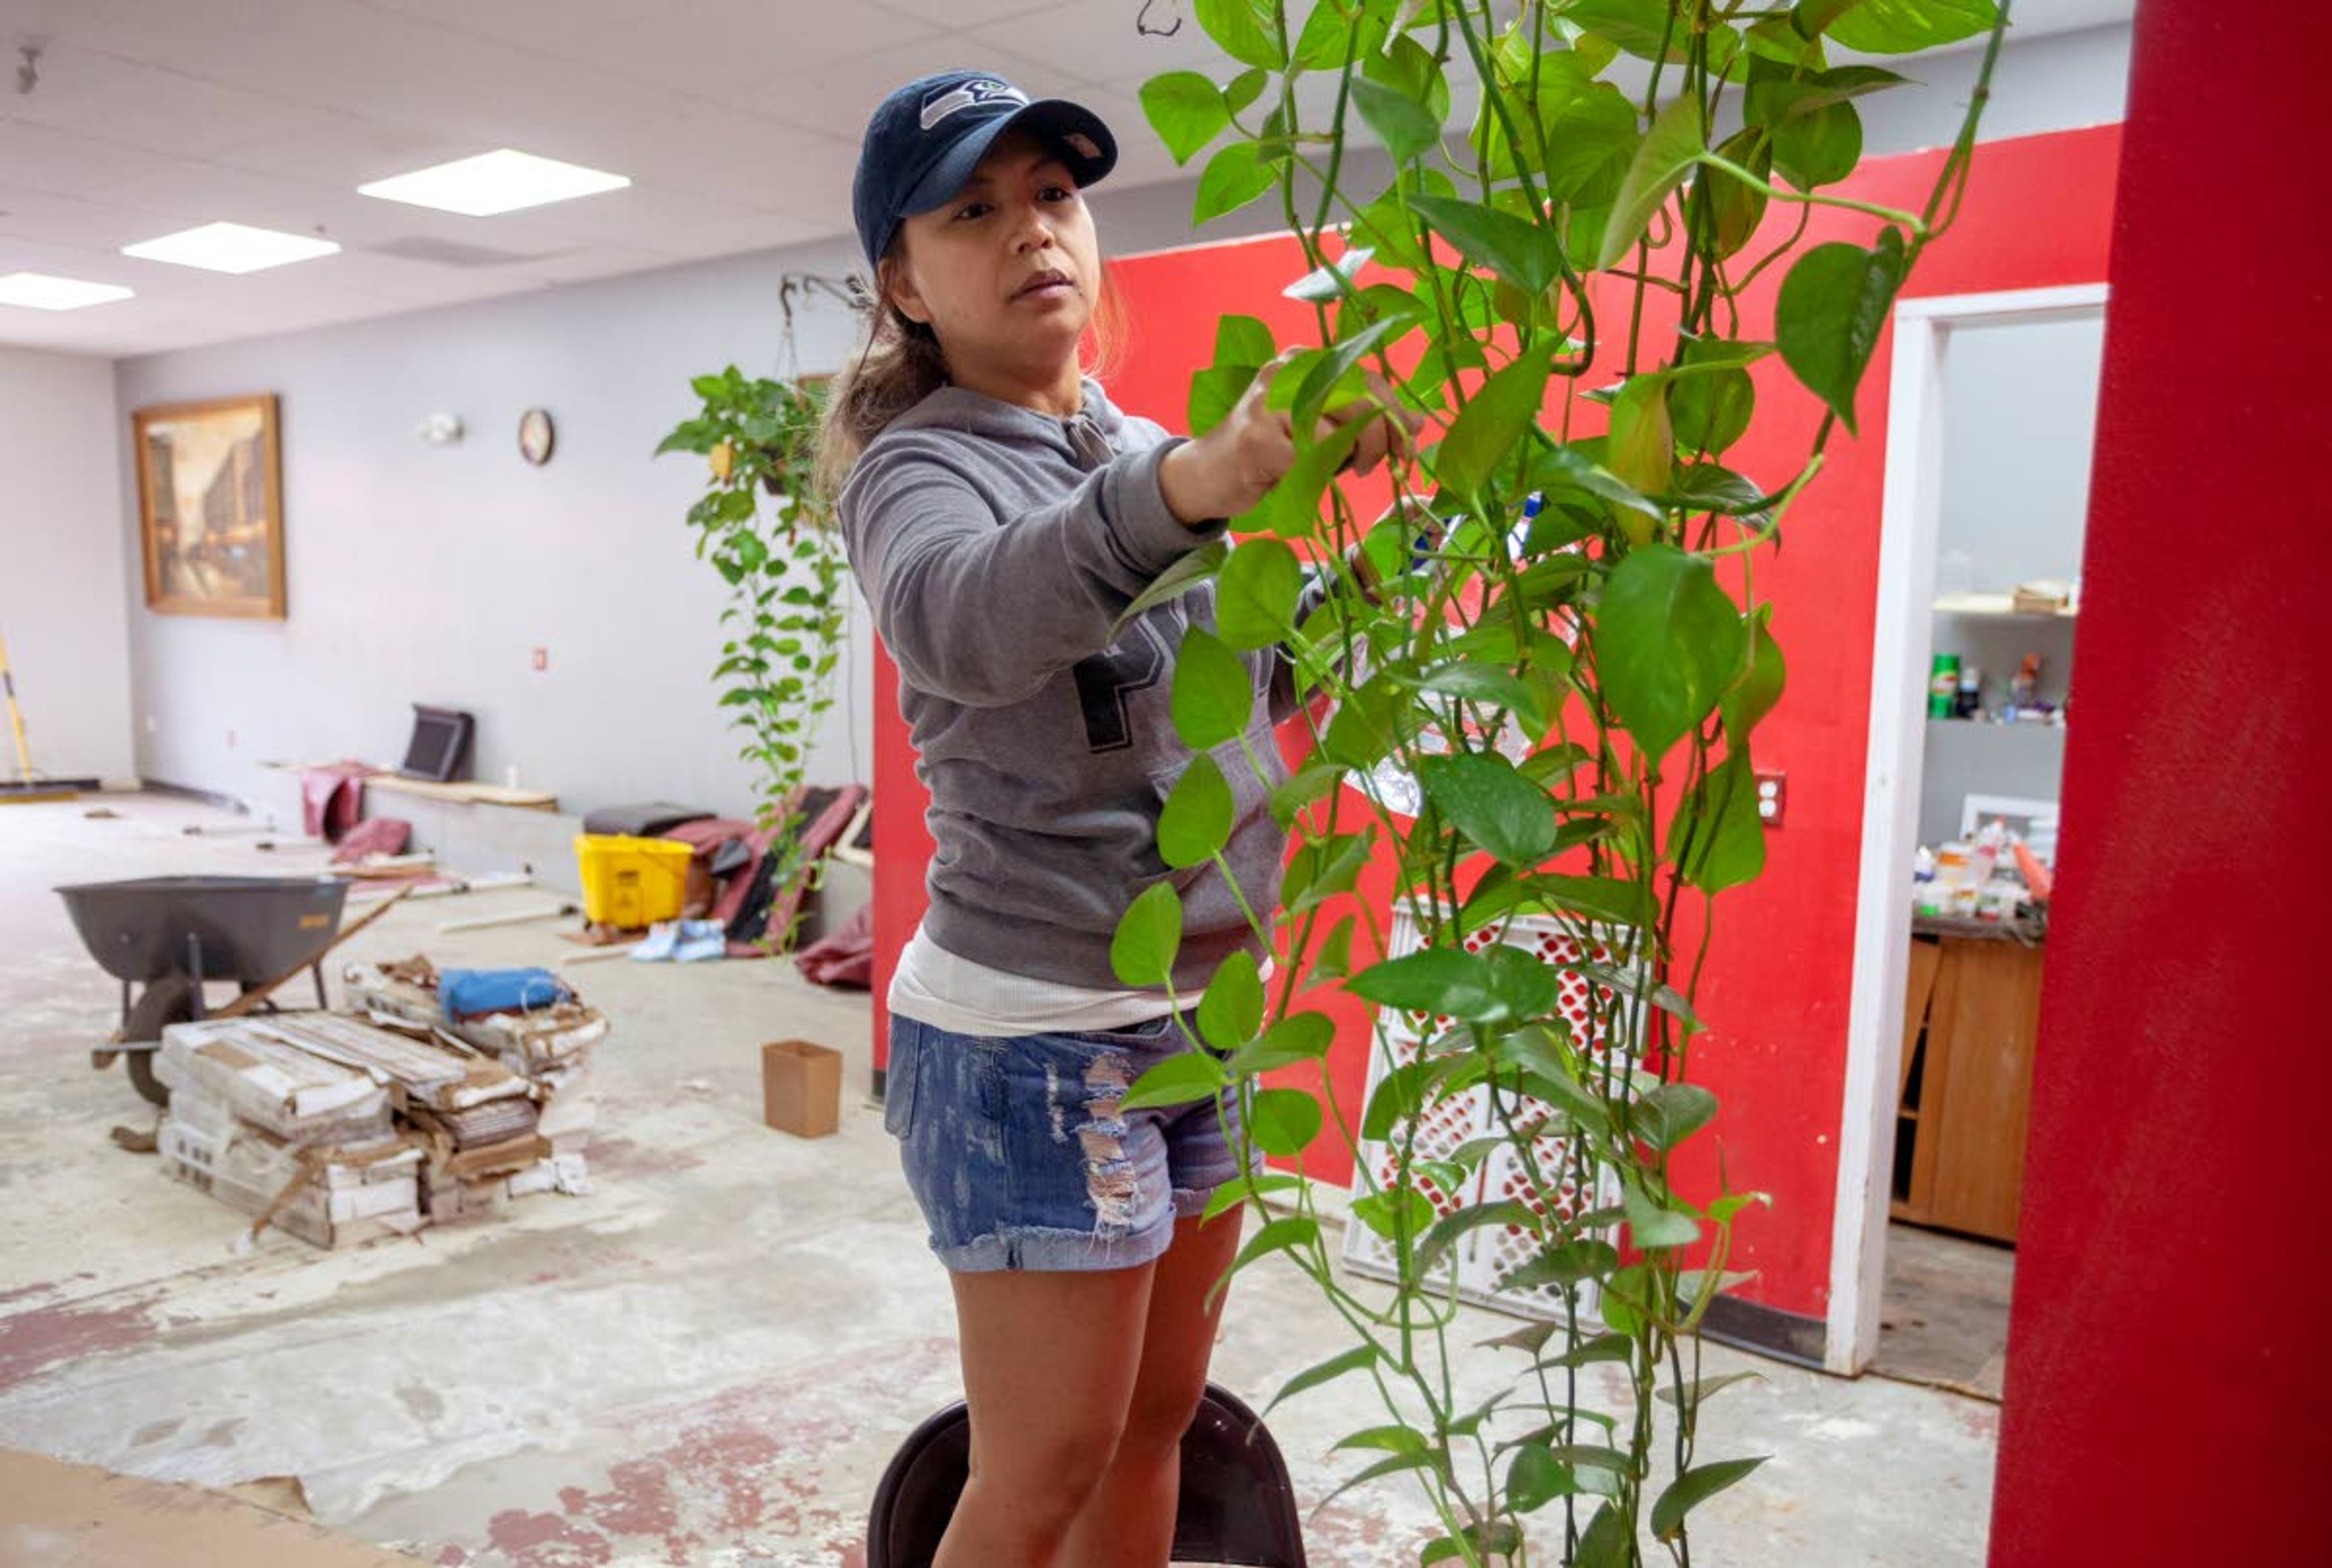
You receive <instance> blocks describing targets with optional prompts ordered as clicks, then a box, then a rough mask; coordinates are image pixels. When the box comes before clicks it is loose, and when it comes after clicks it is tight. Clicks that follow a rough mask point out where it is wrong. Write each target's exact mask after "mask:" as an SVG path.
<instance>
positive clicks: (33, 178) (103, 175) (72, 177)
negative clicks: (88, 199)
mask: <svg viewBox="0 0 2332 1568" xmlns="http://www.w3.org/2000/svg"><path fill="white" fill-rule="evenodd" d="M160 160H161V155H160V154H158V153H154V152H149V151H148V150H147V149H146V148H136V147H126V146H124V145H122V144H121V143H119V142H116V141H108V140H105V139H101V138H99V137H94V136H85V135H83V134H81V132H79V131H72V130H58V129H54V128H53V127H50V126H45V125H36V124H34V123H33V122H32V121H31V120H0V171H4V172H0V177H5V178H6V179H7V180H8V181H9V182H10V183H11V184H13V185H15V186H19V187H20V188H23V189H27V190H40V191H47V192H50V193H51V194H53V195H56V196H78V195H81V194H83V193H85V192H86V191H88V189H89V188H90V187H91V186H96V185H101V184H104V183H105V182H107V181H109V180H117V179H128V178H129V177H132V176H134V175H138V174H140V173H144V172H146V171H148V170H149V169H151V168H152V167H154V165H155V164H156V163H157V162H158V161H160Z"/></svg>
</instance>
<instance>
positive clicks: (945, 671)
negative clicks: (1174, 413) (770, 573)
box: [836, 432, 1223, 707]
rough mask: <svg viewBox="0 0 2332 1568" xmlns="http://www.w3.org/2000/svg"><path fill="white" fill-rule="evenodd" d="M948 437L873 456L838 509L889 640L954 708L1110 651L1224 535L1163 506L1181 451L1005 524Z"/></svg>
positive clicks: (1152, 451) (910, 436) (1162, 450)
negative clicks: (1171, 579)
mask: <svg viewBox="0 0 2332 1568" xmlns="http://www.w3.org/2000/svg"><path fill="white" fill-rule="evenodd" d="M950 443H951V438H950V437H948V436H944V435H937V434H932V435H925V434H924V433H922V432H906V433H902V434H901V435H898V436H895V437H894V438H893V439H892V440H890V441H888V442H884V443H881V444H878V445H875V446H874V447H870V448H869V449H868V451H867V454H866V455H865V457H864V458H862V459H861V460H860V463H859V465H858V468H857V470H856V471H855V472H854V473H852V475H851V478H850V483H848V484H847V485H846V487H845V488H844V490H843V493H842V496H841V499H840V502H839V503H838V505H837V508H836V510H837V512H838V513H839V515H840V518H841V522H842V529H843V539H844V543H845V546H846V549H847V550H848V552H849V555H850V561H851V567H852V569H853V570H854V571H855V572H856V574H857V576H858V580H859V582H860V584H861V586H862V587H863V588H865V593H866V598H867V602H868V604H869V605H870V607H872V608H873V610H874V625H875V628H876V629H877V630H878V631H880V632H881V633H882V635H883V641H884V645H886V646H888V647H889V648H890V650H891V653H892V656H893V657H894V658H896V659H897V660H898V662H899V668H900V670H901V671H902V673H903V674H905V675H906V677H907V679H908V680H909V681H910V682H911V683H912V684H914V685H916V686H918V687H920V688H921V689H922V690H924V691H927V692H931V693H935V694H937V695H939V696H942V697H946V698H948V699H949V700H950V701H952V702H957V703H964V704H965V705H966V706H969V707H1000V706H1003V705H1004V704H1006V703H1016V702H1018V701H1020V700H1021V699H1023V698H1025V697H1027V696H1028V695H1029V694H1031V693H1034V692H1035V691H1036V690H1037V687H1038V686H1040V685H1042V684H1044V683H1045V681H1046V680H1047V679H1048V678H1049V677H1050V676H1052V675H1053V674H1056V673H1057V672H1058V671H1061V670H1064V669H1066V668H1068V667H1069V666H1070V665H1072V664H1075V663H1076V662H1077V661H1078V660H1080V659H1083V658H1085V657H1086V656H1088V655H1092V654H1094V653H1096V652H1098V651H1099V650H1100V649H1102V648H1104V647H1106V646H1107V645H1109V634H1110V628H1111V626H1113V625H1114V624H1115V622H1116V620H1117V618H1118V617H1119V616H1120V615H1122V614H1123V612H1124V609H1125V607H1126V606H1127V605H1128V604H1130V603H1132V602H1133V599H1134V598H1136V597H1137V596H1139V595H1140V594H1141V593H1142V590H1143V589H1144V588H1148V587H1149V586H1150V584H1151V583H1152V581H1153V580H1154V579H1155V578H1157V576H1158V574H1159V573H1161V572H1162V571H1164V570H1165V569H1167V568H1168V567H1170V566H1171V565H1173V564H1174V562H1175V561H1177V560H1179V559H1181V558H1182V556H1184V555H1185V554H1187V553H1189V552H1190V550H1196V549H1197V548H1199V546H1200V545H1202V544H1204V543H1206V542H1207V541H1208V540H1209V539H1213V538H1217V537H1219V536H1220V535H1221V533H1222V531H1223V525H1222V524H1221V523H1219V522H1214V523H1207V524H1201V525H1199V526H1197V527H1192V526H1190V525H1186V524H1184V523H1182V522H1181V521H1178V520H1177V519H1176V518H1175V516H1174V515H1173V513H1172V512H1170V511H1169V510H1168V509H1167V505H1166V502H1165V500H1164V497H1163V495H1162V494H1161V491H1160V488H1159V478H1158V475H1159V468H1160V465H1161V463H1163V462H1164V460H1165V459H1166V457H1167V456H1168V455H1169V454H1171V452H1172V451H1174V450H1176V449H1177V448H1178V447H1179V445H1180V443H1168V444H1165V445H1160V446H1153V447H1150V448H1148V449H1146V450H1143V451H1141V452H1133V453H1128V454H1125V455H1123V456H1122V457H1118V458H1115V459H1113V461H1111V462H1109V463H1107V464H1104V465H1103V466H1102V467H1100V468H1098V469H1096V470H1094V472H1093V473H1089V474H1087V475H1086V476H1085V478H1084V479H1083V480H1082V481H1080V482H1079V483H1078V484H1077V486H1076V488H1075V489H1074V490H1072V491H1071V492H1069V493H1068V494H1067V495H1066V496H1064V497H1063V498H1062V499H1061V500H1059V501H1057V502H1053V503H1051V504H1050V505H1047V506H1043V507H1039V508H1037V509H1036V510H1034V511H1031V512H1026V513H1023V514H1022V515H1020V516H1018V517H1017V518H1015V519H1014V520H1013V521H1012V522H1011V524H1010V526H1008V527H1002V526H999V524H998V521H997V519H996V516H995V513H994V512H993V511H992V510H991V509H990V507H989V503H988V502H986V501H985V500H984V499H983V498H982V497H981V495H980V492H979V491H978V490H977V489H975V488H974V487H973V485H972V484H971V483H970V481H969V480H968V479H967V478H965V477H964V475H963V474H962V473H961V472H959V471H958V469H957V468H956V467H955V465H954V464H952V463H951V462H950V461H949V457H950V455H951V454H950V453H949V452H948V450H947V448H948V445H949V444H950Z"/></svg>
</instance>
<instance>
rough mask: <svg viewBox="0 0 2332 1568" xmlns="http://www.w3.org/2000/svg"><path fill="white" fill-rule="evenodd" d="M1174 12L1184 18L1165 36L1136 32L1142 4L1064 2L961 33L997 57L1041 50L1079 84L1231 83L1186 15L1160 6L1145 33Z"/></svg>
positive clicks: (1164, 0)
mask: <svg viewBox="0 0 2332 1568" xmlns="http://www.w3.org/2000/svg"><path fill="white" fill-rule="evenodd" d="M1178 11H1181V12H1184V13H1185V14H1184V19H1183V21H1182V24H1181V26H1180V28H1179V29H1177V30H1175V31H1174V32H1172V33H1161V32H1155V31H1152V32H1148V33H1145V32H1143V31H1142V30H1141V29H1140V28H1138V27H1137V26H1136V22H1137V20H1138V19H1140V17H1141V14H1142V0H1068V3H1067V4H1063V5H1051V6H1048V7H1047V8H1046V9H1044V10H1041V11H1032V12H1027V13H1025V14H1021V15H1018V16H1014V17H1011V18H1010V19H1008V20H1007V21H1002V22H993V23H989V24H986V25H983V26H976V27H967V28H965V29H964V30H963V32H964V34H965V36H966V37H967V38H969V39H970V40H971V41H972V42H973V43H976V44H980V45H992V46H994V47H996V48H999V49H1018V50H1024V51H1025V50H1028V49H1030V48H1032V47H1036V46H1037V45H1038V44H1039V43H1041V47H1042V51H1043V53H1044V57H1045V58H1046V59H1047V60H1050V61H1053V62H1056V63H1057V66H1058V68H1059V69H1061V70H1063V71H1066V72H1068V73H1069V74H1071V75H1072V76H1074V77H1075V78H1076V79H1077V80H1080V81H1127V80H1130V81H1134V82H1137V83H1138V82H1140V81H1142V80H1143V79H1145V78H1147V77H1151V76H1155V75H1156V74H1158V73H1159V72H1161V71H1203V72H1208V73H1209V74H1210V75H1212V76H1214V77H1215V78H1216V79H1217V80H1221V79H1223V78H1226V77H1228V76H1230V75H1232V74H1233V73H1234V72H1235V69H1236V68H1235V67H1234V66H1233V64H1232V62H1230V61H1229V60H1228V59H1226V58H1225V57H1224V55H1223V53H1222V51H1221V50H1219V49H1218V48H1216V47H1215V44H1214V42H1213V40H1211V39H1209V37H1208V36H1207V35H1206V34H1205V33H1201V32H1200V31H1199V24H1198V23H1197V22H1196V21H1195V20H1192V19H1190V17H1189V16H1188V15H1187V8H1186V7H1184V6H1181V5H1175V4H1171V3H1170V0H1158V4H1156V5H1152V7H1151V11H1150V17H1149V25H1151V26H1152V27H1153V28H1157V27H1171V26H1172V24H1173V18H1174V16H1175V14H1176V13H1177V12H1178ZM1161 17H1162V18H1164V20H1163V21H1162V22H1161V20H1160V19H1161ZM1023 85H1026V84H1025V83H1024V84H1023Z"/></svg>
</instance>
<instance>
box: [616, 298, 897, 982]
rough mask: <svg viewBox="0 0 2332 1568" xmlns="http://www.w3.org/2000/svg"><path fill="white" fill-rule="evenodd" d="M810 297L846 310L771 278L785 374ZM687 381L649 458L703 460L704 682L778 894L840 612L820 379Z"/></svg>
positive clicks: (837, 641) (826, 693)
mask: <svg viewBox="0 0 2332 1568" xmlns="http://www.w3.org/2000/svg"><path fill="white" fill-rule="evenodd" d="M809 292H827V293H831V294H834V295H835V296H836V298H838V299H843V300H844V301H846V302H851V301H849V297H848V295H847V292H846V289H845V288H844V286H842V285H839V284H835V283H832V282H828V281H827V280H825V279H820V278H815V277H806V276H793V275H788V277H786V278H785V279H783V280H781V281H780V282H779V301H780V304H781V305H782V307H783V309H784V311H785V318H786V328H785V343H784V349H783V351H782V353H781V355H780V359H781V361H782V362H784V363H785V364H786V365H788V367H790V365H791V363H792V358H793V310H794V301H795V300H796V299H797V298H798V297H799V296H800V295H802V294H804V293H809ZM689 386H690V387H691V389H692V390H693V392H694V394H695V395H696V397H697V398H698V399H699V401H700V404H701V406H700V407H699V409H698V410H697V412H696V413H694V414H693V415H692V416H690V417H688V418H686V419H683V420H682V421H681V422H680V424H679V425H676V426H674V429H673V431H672V433H671V434H670V435H666V436H665V437H664V440H663V441H662V442H661V443H659V444H658V445H657V446H656V454H657V455H658V456H662V455H663V454H665V453H667V452H693V453H696V454H699V455H701V456H702V457H703V458H704V459H705V460H706V464H707V477H706V479H705V484H704V493H703V494H702V495H701V496H699V497H698V498H697V499H696V501H695V502H694V503H693V504H692V505H691V506H690V507H689V509H688V525H689V527H690V528H691V529H692V530H693V531H694V532H695V535H696V555H697V559H700V560H709V561H711V562H712V567H713V569H714V570H716V571H718V572H719V573H720V574H721V577H722V581H724V582H726V583H727V584H728V585H729V590H730V592H729V603H728V605H727V606H726V607H724V608H723V609H722V612H721V626H722V632H723V640H722V645H721V659H720V662H719V663H718V664H715V665H714V666H713V669H712V680H713V682H714V683H715V684H717V685H718V686H719V687H720V688H721V696H720V704H721V706H722V707H723V708H725V709H728V710H730V711H731V719H730V722H731V727H732V728H735V729H737V730H741V731H743V732H744V742H743V744H742V745H741V747H740V749H739V751H738V753H737V754H738V756H739V757H740V758H741V760H744V761H746V762H748V763H750V765H751V766H752V770H753V772H752V778H753V788H754V791H755V800H754V816H755V818H756V822H757V825H758V826H760V827H763V828H765V829H770V830H773V837H772V838H771V841H770V847H769V854H771V855H772V856H777V865H776V866H775V868H774V872H773V876H774V883H773V885H775V886H777V887H780V888H782V887H787V886H790V885H791V884H793V882H794V881H795V880H796V879H797V878H798V877H799V876H802V875H807V874H808V872H809V870H810V869H811V868H810V867H808V866H807V865H803V864H802V863H801V850H800V839H799V836H798V832H797V829H798V827H799V826H800V812H799V810H798V807H797V805H796V801H797V799H798V792H799V789H800V787H801V785H802V783H803V780H804V777H805V773H806V770H807V769H808V764H809V749H810V741H811V740H812V738H813V737H814V736H815V734H816V733H817V724H818V721H819V720H820V719H821V718H822V717H823V716H824V715H825V713H826V712H827V710H828V709H829V708H831V707H832V706H833V705H834V673H835V670H836V666H837V665H838V664H840V662H841V659H842V654H843V642H844V633H845V627H846V619H847V616H848V599H847V596H846V588H845V584H846V578H847V577H848V573H849V563H848V561H847V560H846V559H845V558H844V555H843V551H842V546H841V536H840V534H839V532H838V531H836V529H835V528H834V526H833V519H832V517H831V515H830V510H829V507H828V505H827V502H826V501H825V500H823V499H822V498H821V496H820V494H819V492H818V489H817V484H816V483H815V480H814V475H815V473H816V467H817V430H818V421H819V417H820V415H821V413H822V411H823V407H824V381H823V379H822V378H819V379H809V378H802V377H800V376H798V375H790V376H787V377H783V378H771V377H751V376H747V375H746V374H744V372H742V371H741V370H740V369H738V368H737V367H736V366H734V365H731V366H728V367H726V368H723V369H722V370H721V371H720V372H719V373H718V374H715V375H707V376H699V377H697V378H694V379H693V381H691V382H690V383H689ZM793 936H794V933H793V932H792V931H790V930H788V931H775V930H772V931H770V932H768V933H767V934H766V936H765V938H764V940H765V941H766V942H769V944H770V945H771V946H772V947H775V948H779V949H784V948H787V947H790V946H791V945H792V942H793Z"/></svg>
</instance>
